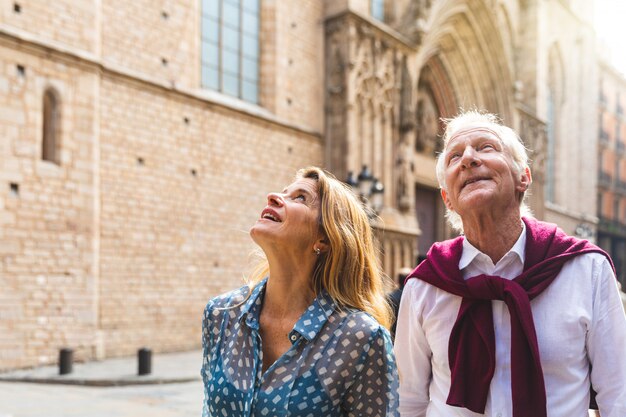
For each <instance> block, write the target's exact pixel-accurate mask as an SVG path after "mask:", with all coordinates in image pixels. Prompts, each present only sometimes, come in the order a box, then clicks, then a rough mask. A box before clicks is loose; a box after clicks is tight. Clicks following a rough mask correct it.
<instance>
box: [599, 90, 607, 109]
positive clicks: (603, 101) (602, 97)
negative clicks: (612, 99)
mask: <svg viewBox="0 0 626 417" xmlns="http://www.w3.org/2000/svg"><path fill="white" fill-rule="evenodd" d="M600 104H601V105H603V106H606V95H605V94H604V92H603V91H600Z"/></svg>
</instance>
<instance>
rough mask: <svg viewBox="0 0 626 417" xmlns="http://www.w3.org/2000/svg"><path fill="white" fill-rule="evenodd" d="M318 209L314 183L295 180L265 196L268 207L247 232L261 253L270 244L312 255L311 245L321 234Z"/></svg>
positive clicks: (304, 179) (303, 179) (317, 197)
mask: <svg viewBox="0 0 626 417" xmlns="http://www.w3.org/2000/svg"><path fill="white" fill-rule="evenodd" d="M319 210H320V200H319V196H318V193H317V181H315V180H313V179H310V178H301V179H298V180H296V181H295V182H293V183H292V184H291V185H289V186H288V187H287V188H285V189H284V190H283V191H282V192H281V193H270V194H268V195H267V206H266V207H265V208H264V209H263V211H262V212H261V214H260V218H259V219H258V220H257V222H256V223H255V224H254V226H252V228H251V229H250V236H252V239H253V240H254V241H255V242H256V243H257V244H258V245H259V246H261V248H263V249H264V250H265V249H266V248H265V247H264V246H265V245H268V244H269V245H274V246H283V247H284V246H288V247H289V248H293V249H295V248H301V249H302V250H306V251H310V252H311V253H313V244H314V243H315V242H316V241H317V239H319V237H320V235H321V232H320V230H319V224H318V216H319Z"/></svg>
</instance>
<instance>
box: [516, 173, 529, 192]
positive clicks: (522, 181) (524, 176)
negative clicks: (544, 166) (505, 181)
mask: <svg viewBox="0 0 626 417" xmlns="http://www.w3.org/2000/svg"><path fill="white" fill-rule="evenodd" d="M532 182H533V176H532V174H531V173H530V168H528V167H526V168H524V170H523V171H522V172H521V174H520V177H519V183H518V184H517V187H515V188H516V189H517V191H518V192H520V193H523V192H525V191H526V190H528V187H530V184H532Z"/></svg>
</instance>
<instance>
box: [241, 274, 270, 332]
mask: <svg viewBox="0 0 626 417" xmlns="http://www.w3.org/2000/svg"><path fill="white" fill-rule="evenodd" d="M266 284H267V277H266V278H263V280H261V281H260V282H259V283H258V284H257V285H256V286H255V287H254V288H252V289H251V291H250V296H249V297H248V299H247V300H246V301H245V302H244V303H243V304H242V306H241V313H239V317H238V318H237V320H238V321H241V320H245V322H246V324H247V325H248V326H249V327H251V328H253V329H256V330H259V315H260V313H261V301H262V300H263V295H264V294H265V285H266Z"/></svg>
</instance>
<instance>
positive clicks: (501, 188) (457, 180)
mask: <svg viewBox="0 0 626 417" xmlns="http://www.w3.org/2000/svg"><path fill="white" fill-rule="evenodd" d="M444 167H445V168H444V175H445V184H446V188H445V190H442V191H441V196H442V198H443V201H444V202H445V204H446V206H447V207H448V209H450V210H453V211H455V212H457V213H458V214H459V215H460V216H461V217H463V215H464V214H468V213H471V211H472V210H481V209H485V208H495V207H499V208H504V209H509V208H513V209H519V195H520V193H522V192H524V191H525V190H526V188H528V185H529V184H530V171H529V170H528V169H527V168H526V169H525V170H523V171H522V172H517V170H516V168H515V165H514V163H513V158H512V157H511V155H510V154H509V151H508V149H507V148H505V147H504V145H503V143H502V141H501V140H500V138H499V137H498V136H497V134H496V133H495V132H494V131H492V130H491V129H489V128H488V127H481V126H470V127H467V128H464V129H462V130H460V131H459V132H458V133H456V134H455V135H454V136H453V137H452V139H451V140H450V141H449V142H448V145H447V147H446V155H445V159H444Z"/></svg>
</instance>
